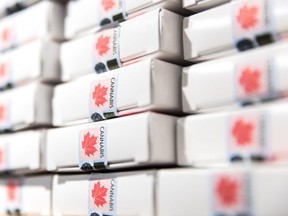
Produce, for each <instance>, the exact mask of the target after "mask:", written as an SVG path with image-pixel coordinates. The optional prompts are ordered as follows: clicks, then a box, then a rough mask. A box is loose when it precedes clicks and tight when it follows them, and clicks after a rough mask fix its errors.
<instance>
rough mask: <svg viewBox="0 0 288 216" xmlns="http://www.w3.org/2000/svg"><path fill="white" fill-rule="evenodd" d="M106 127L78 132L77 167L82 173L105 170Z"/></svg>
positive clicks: (106, 163) (101, 126)
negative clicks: (98, 169) (99, 169)
mask: <svg viewBox="0 0 288 216" xmlns="http://www.w3.org/2000/svg"><path fill="white" fill-rule="evenodd" d="M106 143H107V126H106V125H104V124H103V123H101V125H99V126H95V127H93V128H90V129H87V130H82V131H80V140H79V167H80V168H81V169H82V170H84V171H89V170H93V169H97V168H105V167H106V166H108V162H107V149H106V148H107V146H106Z"/></svg>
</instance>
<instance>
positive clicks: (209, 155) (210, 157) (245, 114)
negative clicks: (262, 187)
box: [177, 102, 288, 166]
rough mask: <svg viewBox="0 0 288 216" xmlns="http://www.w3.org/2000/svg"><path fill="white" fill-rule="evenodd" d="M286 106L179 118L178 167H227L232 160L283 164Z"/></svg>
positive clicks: (287, 147)
mask: <svg viewBox="0 0 288 216" xmlns="http://www.w3.org/2000/svg"><path fill="white" fill-rule="evenodd" d="M287 122H288V104H287V102H286V103H285V102H282V103H278V104H273V103H271V104H270V105H267V106H260V107H252V108H245V109H239V110H235V111H230V112H219V113H213V114H205V115H196V116H195V115H194V116H188V117H185V118H180V119H179V120H178V125H177V148H178V151H177V152H178V159H177V160H178V164H180V165H194V166H207V165H208V166H210V165H228V164H230V162H231V161H233V160H236V161H240V160H241V159H242V160H244V161H245V160H248V161H249V160H251V159H252V160H254V159H256V161H259V160H261V161H262V160H263V162H270V161H271V162H272V161H275V162H277V161H287V160H288V144H287V142H286V140H287V131H286V128H287V127H288V124H287Z"/></svg>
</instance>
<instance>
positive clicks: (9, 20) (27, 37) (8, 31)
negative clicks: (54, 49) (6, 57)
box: [0, 0, 65, 51]
mask: <svg viewBox="0 0 288 216" xmlns="http://www.w3.org/2000/svg"><path fill="white" fill-rule="evenodd" d="M64 16H65V10H64V6H63V5H61V4H59V3H55V2H52V1H47V0H46V1H43V2H40V3H38V4H35V5H33V6H31V7H29V8H28V9H26V10H23V11H20V12H18V13H15V14H13V15H11V16H8V17H5V18H3V19H2V20H1V22H0V35H1V42H0V51H4V50H7V49H10V48H12V47H16V46H20V45H22V44H24V43H27V42H29V41H31V40H35V39H40V38H42V39H43V38H48V39H55V40H60V39H62V38H63V25H64V24H63V23H64Z"/></svg>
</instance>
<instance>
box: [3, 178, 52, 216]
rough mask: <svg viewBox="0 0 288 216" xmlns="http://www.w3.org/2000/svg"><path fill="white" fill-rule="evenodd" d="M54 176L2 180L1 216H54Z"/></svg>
mask: <svg viewBox="0 0 288 216" xmlns="http://www.w3.org/2000/svg"><path fill="white" fill-rule="evenodd" d="M51 197H52V176H51V175H46V176H30V177H23V178H21V177H19V178H16V177H15V178H13V177H11V178H1V180H0V202H1V205H0V215H41V216H47V215H52V214H51V213H52V212H51V210H52V201H51Z"/></svg>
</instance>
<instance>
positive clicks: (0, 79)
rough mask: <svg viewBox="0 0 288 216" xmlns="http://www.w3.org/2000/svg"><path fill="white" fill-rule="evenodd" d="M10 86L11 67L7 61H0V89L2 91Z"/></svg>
mask: <svg viewBox="0 0 288 216" xmlns="http://www.w3.org/2000/svg"><path fill="white" fill-rule="evenodd" d="M9 85H10V87H11V85H12V65H11V63H10V62H9V61H0V89H1V90H4V89H6V88H9Z"/></svg>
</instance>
